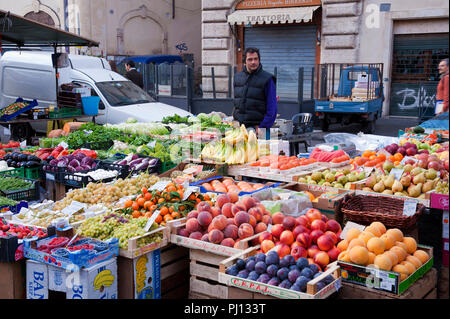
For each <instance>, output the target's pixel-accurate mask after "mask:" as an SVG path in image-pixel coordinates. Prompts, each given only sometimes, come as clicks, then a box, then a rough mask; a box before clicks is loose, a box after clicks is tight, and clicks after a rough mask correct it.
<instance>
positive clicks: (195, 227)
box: [186, 218, 200, 234]
mask: <svg viewBox="0 0 450 319" xmlns="http://www.w3.org/2000/svg"><path fill="white" fill-rule="evenodd" d="M186 230H187V231H188V232H189V233H190V234H192V233H194V232H197V231H199V230H200V224H199V223H198V220H197V219H196V218H190V219H188V220H187V221H186Z"/></svg>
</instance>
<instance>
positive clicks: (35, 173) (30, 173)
mask: <svg viewBox="0 0 450 319" xmlns="http://www.w3.org/2000/svg"><path fill="white" fill-rule="evenodd" d="M22 168H23V167H22ZM24 177H25V178H28V179H40V178H41V175H40V170H39V166H38V167H29V168H25V176H24Z"/></svg>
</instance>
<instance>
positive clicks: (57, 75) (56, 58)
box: [53, 44, 59, 107]
mask: <svg viewBox="0 0 450 319" xmlns="http://www.w3.org/2000/svg"><path fill="white" fill-rule="evenodd" d="M56 48H57V46H56V44H55V45H54V46H53V51H54V56H55V58H54V63H55V65H54V66H55V82H56V107H58V104H59V103H58V78H59V74H58V56H57V52H56Z"/></svg>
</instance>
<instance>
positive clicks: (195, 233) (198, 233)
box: [189, 231, 203, 240]
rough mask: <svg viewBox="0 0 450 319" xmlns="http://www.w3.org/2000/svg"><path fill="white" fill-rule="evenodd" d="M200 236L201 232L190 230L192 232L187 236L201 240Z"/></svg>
mask: <svg viewBox="0 0 450 319" xmlns="http://www.w3.org/2000/svg"><path fill="white" fill-rule="evenodd" d="M202 236H203V235H202V233H201V232H199V231H195V232H192V233H191V234H190V235H189V238H192V239H197V240H201V239H202Z"/></svg>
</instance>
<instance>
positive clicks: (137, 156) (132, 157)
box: [131, 154, 139, 161]
mask: <svg viewBox="0 0 450 319" xmlns="http://www.w3.org/2000/svg"><path fill="white" fill-rule="evenodd" d="M138 158H139V155H137V154H133V155H132V156H131V160H132V161H134V160H136V159H138Z"/></svg>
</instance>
